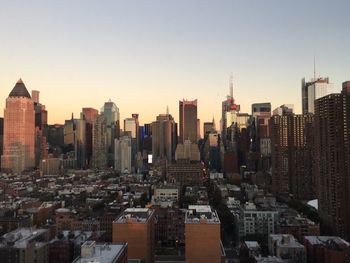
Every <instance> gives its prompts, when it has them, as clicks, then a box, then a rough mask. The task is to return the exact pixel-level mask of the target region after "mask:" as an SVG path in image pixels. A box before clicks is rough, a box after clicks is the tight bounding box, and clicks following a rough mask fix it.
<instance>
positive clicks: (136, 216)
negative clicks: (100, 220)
mask: <svg viewBox="0 0 350 263" xmlns="http://www.w3.org/2000/svg"><path fill="white" fill-rule="evenodd" d="M153 213H154V210H152V209H149V208H127V209H125V210H124V212H123V213H122V214H121V216H119V217H118V218H117V219H116V220H115V221H114V223H118V224H125V223H147V222H148V220H149V219H150V218H151V216H152V214H153Z"/></svg>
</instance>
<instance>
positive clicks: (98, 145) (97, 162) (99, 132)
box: [92, 114, 108, 168]
mask: <svg viewBox="0 0 350 263" xmlns="http://www.w3.org/2000/svg"><path fill="white" fill-rule="evenodd" d="M107 130H108V128H107V122H106V118H105V115H104V114H100V115H98V116H97V118H96V120H95V121H94V122H93V123H92V166H93V167H94V168H105V167H107V165H108V163H107V156H108V145H107V141H108V139H107V138H108V134H107Z"/></svg>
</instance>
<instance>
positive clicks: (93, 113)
mask: <svg viewBox="0 0 350 263" xmlns="http://www.w3.org/2000/svg"><path fill="white" fill-rule="evenodd" d="M81 115H82V119H84V120H85V123H86V127H85V133H86V161H87V165H88V166H90V165H91V157H92V126H93V123H94V121H95V120H96V118H97V116H98V110H96V109H93V108H83V111H82V113H81Z"/></svg>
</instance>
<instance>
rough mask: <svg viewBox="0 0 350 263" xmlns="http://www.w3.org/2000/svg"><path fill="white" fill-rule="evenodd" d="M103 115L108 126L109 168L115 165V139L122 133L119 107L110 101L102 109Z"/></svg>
mask: <svg viewBox="0 0 350 263" xmlns="http://www.w3.org/2000/svg"><path fill="white" fill-rule="evenodd" d="M101 113H102V114H103V115H104V117H105V119H106V125H107V130H106V131H107V142H106V145H107V149H108V155H107V162H108V166H113V165H114V139H115V138H119V131H120V113H119V108H118V107H117V105H116V104H115V103H114V102H112V101H111V100H109V101H108V102H105V104H104V105H103V107H102V108H101Z"/></svg>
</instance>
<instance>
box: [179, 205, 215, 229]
mask: <svg viewBox="0 0 350 263" xmlns="http://www.w3.org/2000/svg"><path fill="white" fill-rule="evenodd" d="M185 223H186V224H197V223H207V224H220V219H219V216H218V214H217V212H216V211H215V210H213V209H212V208H211V207H210V206H209V205H190V206H189V207H188V210H187V213H186V218H185Z"/></svg>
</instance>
